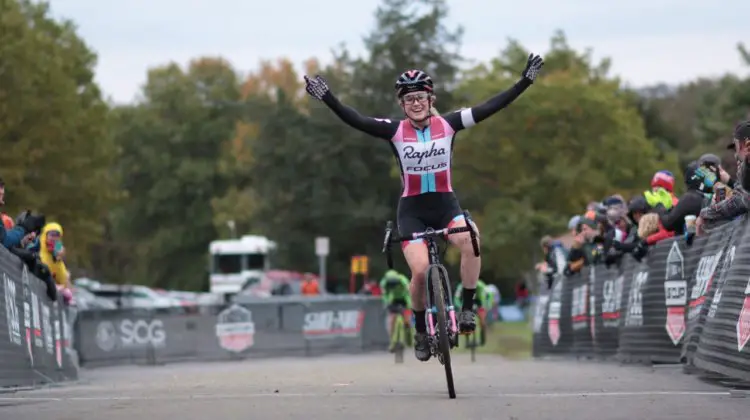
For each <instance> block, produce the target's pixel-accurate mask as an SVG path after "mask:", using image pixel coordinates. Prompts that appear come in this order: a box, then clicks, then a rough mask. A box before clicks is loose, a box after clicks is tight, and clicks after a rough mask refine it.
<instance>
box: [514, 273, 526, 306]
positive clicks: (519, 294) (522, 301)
mask: <svg viewBox="0 0 750 420" xmlns="http://www.w3.org/2000/svg"><path fill="white" fill-rule="evenodd" d="M516 304H517V305H518V307H519V308H521V309H526V306H528V304H529V289H528V288H527V287H526V282H525V281H523V280H521V281H519V282H518V283H516Z"/></svg>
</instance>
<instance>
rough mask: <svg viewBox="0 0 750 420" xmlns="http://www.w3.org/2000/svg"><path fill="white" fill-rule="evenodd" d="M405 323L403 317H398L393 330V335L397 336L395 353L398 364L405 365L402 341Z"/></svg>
mask: <svg viewBox="0 0 750 420" xmlns="http://www.w3.org/2000/svg"><path fill="white" fill-rule="evenodd" d="M403 322H404V319H403V317H402V316H396V319H395V322H394V323H393V329H394V330H395V331H394V332H393V333H394V334H396V341H395V344H394V349H393V350H394V352H393V353H394V355H395V357H396V363H404V343H403V341H402V340H401V337H402V334H403V329H404V324H403Z"/></svg>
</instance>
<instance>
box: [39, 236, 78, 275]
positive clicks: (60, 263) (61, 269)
mask: <svg viewBox="0 0 750 420" xmlns="http://www.w3.org/2000/svg"><path fill="white" fill-rule="evenodd" d="M62 238H63V228H62V226H60V224H59V223H47V224H46V225H44V228H42V234H41V235H40V236H39V250H38V252H39V259H40V260H41V261H42V263H44V265H46V266H47V268H49V272H50V273H51V274H52V278H53V279H54V280H55V283H56V284H57V286H58V288H60V287H64V288H67V289H70V287H71V285H70V273H69V272H68V268H67V267H66V266H65V260H64V258H65V247H64V246H63V241H62Z"/></svg>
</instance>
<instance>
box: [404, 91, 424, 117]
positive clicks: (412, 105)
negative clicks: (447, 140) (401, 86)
mask: <svg viewBox="0 0 750 420" xmlns="http://www.w3.org/2000/svg"><path fill="white" fill-rule="evenodd" d="M400 102H401V106H402V107H403V108H404V113H406V116H407V117H408V118H410V119H412V120H417V121H421V120H423V119H425V118H427V116H428V115H429V114H430V94H429V93H427V92H412V93H407V94H406V95H404V96H402V97H401V101H400Z"/></svg>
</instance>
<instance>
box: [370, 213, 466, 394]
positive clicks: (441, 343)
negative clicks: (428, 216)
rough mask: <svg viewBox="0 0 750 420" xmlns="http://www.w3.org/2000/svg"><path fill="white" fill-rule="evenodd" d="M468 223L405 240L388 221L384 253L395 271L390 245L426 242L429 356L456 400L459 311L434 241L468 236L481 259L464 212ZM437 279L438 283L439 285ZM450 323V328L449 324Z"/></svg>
mask: <svg viewBox="0 0 750 420" xmlns="http://www.w3.org/2000/svg"><path fill="white" fill-rule="evenodd" d="M463 216H464V219H466V226H463V227H458V228H444V229H438V230H434V229H432V228H428V229H427V230H425V231H424V232H417V233H413V234H412V235H409V236H405V237H398V236H393V235H392V232H393V222H391V221H388V222H387V223H386V227H385V240H384V241H383V253H385V254H386V260H387V263H388V268H389V269H392V268H393V258H392V257H391V252H390V250H391V244H392V243H399V242H404V241H410V240H414V239H424V240H425V241H427V252H428V257H429V266H428V267H427V271H426V273H425V279H426V282H425V283H426V284H425V286H426V290H425V293H426V294H427V296H426V297H427V308H428V309H429V310H428V311H426V313H425V317H426V322H427V334H428V342H429V345H430V352H431V353H432V355H433V356H436V357H437V359H438V360H439V361H440V364H442V365H443V366H444V367H445V379H446V382H447V385H448V396H449V397H450V398H452V399H453V398H456V389H455V386H454V384H453V369H452V367H451V354H450V350H451V349H452V348H453V347H456V346H458V324H457V323H456V310H455V308H454V306H453V297H452V296H451V290H453V289H451V285H450V280H449V279H448V272H447V270H446V269H445V267H444V266H443V265H442V264H441V263H440V257H439V256H438V253H439V252H438V251H439V250H438V246H437V243H436V242H435V238H438V237H443V239H447V236H448V235H453V234H456V233H464V232H468V233H469V235H470V237H471V245H472V247H473V248H474V255H475V256H477V257H478V256H479V244H478V243H477V234H476V232H475V231H474V227H473V224H472V222H471V218H470V216H469V212H468V211H464V212H463ZM435 279H438V280H439V281H438V282H437V284H436V283H435V282H434V280H435ZM449 321H450V327H449V325H448V322H449Z"/></svg>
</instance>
